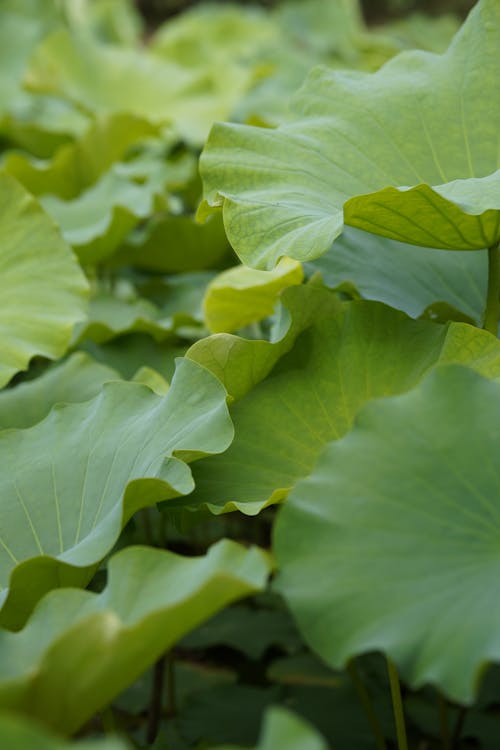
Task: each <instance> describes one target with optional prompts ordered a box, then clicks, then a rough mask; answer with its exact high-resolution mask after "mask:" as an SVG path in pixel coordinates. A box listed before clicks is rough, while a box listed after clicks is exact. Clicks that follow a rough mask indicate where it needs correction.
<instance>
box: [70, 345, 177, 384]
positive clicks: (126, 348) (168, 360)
mask: <svg viewBox="0 0 500 750" xmlns="http://www.w3.org/2000/svg"><path fill="white" fill-rule="evenodd" d="M80 348H81V349H83V350H84V351H86V352H88V353H89V354H90V355H91V356H92V357H93V358H94V359H96V360H97V361H98V362H101V363H102V364H104V365H106V366H107V367H111V368H113V369H114V370H117V372H119V373H120V375H121V377H123V378H126V379H129V378H133V377H134V375H135V374H136V373H137V371H138V370H139V369H140V368H141V367H150V368H152V369H153V370H157V372H159V373H160V375H162V376H163V377H164V378H166V380H169V381H170V380H171V379H172V376H173V374H174V370H175V359H176V357H183V356H184V355H185V353H186V350H187V348H188V344H187V343H185V344H184V345H183V344H182V342H176V343H174V344H173V343H172V342H171V341H159V342H158V341H155V340H154V339H152V338H151V336H148V335H147V334H144V333H130V334H126V335H124V336H118V337H117V338H116V339H112V340H111V341H108V342H107V343H105V344H96V343H94V342H93V341H90V340H87V341H84V342H83V343H82V344H81V345H80Z"/></svg>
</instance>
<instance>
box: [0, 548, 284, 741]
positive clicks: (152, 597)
mask: <svg viewBox="0 0 500 750" xmlns="http://www.w3.org/2000/svg"><path fill="white" fill-rule="evenodd" d="M268 572H269V563H268V560H267V556H266V555H265V553H264V552H262V551H261V550H259V549H257V548H255V547H254V548H251V549H245V548H244V547H242V546H240V545H238V544H235V543H234V542H231V541H228V540H223V541H221V542H219V543H218V544H216V545H215V546H214V547H212V548H211V549H210V550H209V552H208V553H207V554H206V555H205V556H204V557H198V558H193V557H191V558H190V557H185V558H183V557H181V556H179V555H175V554H173V553H172V552H165V551H163V550H158V549H153V548H150V547H129V548H128V549H125V550H123V551H122V552H119V553H118V554H117V555H115V556H114V557H113V558H112V559H111V560H110V562H109V565H108V584H107V586H106V588H105V589H104V591H103V592H102V593H101V594H94V593H90V592H88V591H79V590H65V591H54V592H52V593H51V594H49V595H48V596H47V597H46V598H45V599H44V600H43V601H42V602H41V603H40V605H39V606H38V607H37V609H36V611H35V612H34V613H33V616H32V617H31V619H30V620H29V622H28V624H27V625H26V627H25V628H24V630H22V631H20V632H19V633H9V632H7V631H3V632H0V661H1V663H2V664H3V665H4V667H3V669H2V674H1V676H0V706H1V707H2V708H4V709H7V710H10V711H15V712H19V713H22V714H25V715H28V716H31V717H33V718H36V719H38V720H39V721H41V722H43V723H44V724H45V725H46V726H48V727H51V728H53V729H57V730H58V731H60V732H64V733H68V734H69V733H72V732H75V731H76V730H77V729H79V727H81V726H82V725H83V724H84V723H85V722H86V721H87V720H88V719H90V718H91V716H92V715H93V714H94V713H95V712H96V711H97V710H99V709H101V708H103V707H105V706H106V705H107V704H108V703H109V702H110V701H111V700H112V699H113V698H114V697H115V695H117V694H118V693H119V692H120V691H121V690H122V689H123V688H125V687H126V686H127V685H129V684H130V683H132V682H133V681H134V680H135V679H136V677H138V676H139V675H140V674H141V672H143V671H144V670H145V669H146V668H147V667H148V666H150V665H151V664H152V663H153V662H154V661H155V660H156V659H158V657H160V656H161V655H162V654H164V653H165V651H167V649H169V648H170V647H171V646H172V645H174V644H175V643H176V642H177V641H178V640H179V639H180V638H181V637H182V636H183V635H185V634H186V633H188V632H189V631H190V630H191V629H193V628H194V627H196V626H197V625H198V624H199V623H201V622H203V621H204V620H205V619H207V618H208V617H210V616H211V615H213V614H214V613H215V612H217V611H218V610H219V609H222V608H223V607H224V606H226V605H227V604H229V603H230V602H231V601H234V600H235V599H238V598H240V597H242V596H245V595H247V594H250V593H253V592H255V591H257V590H260V589H262V588H263V587H264V585H265V583H266V578H267V575H268Z"/></svg>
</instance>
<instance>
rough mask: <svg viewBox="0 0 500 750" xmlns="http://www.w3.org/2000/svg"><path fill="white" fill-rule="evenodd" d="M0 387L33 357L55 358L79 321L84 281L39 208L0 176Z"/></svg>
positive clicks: (7, 178) (83, 304)
mask: <svg viewBox="0 0 500 750" xmlns="http://www.w3.org/2000/svg"><path fill="white" fill-rule="evenodd" d="M0 278H1V289H0V339H1V341H2V346H1V351H0V387H1V386H2V385H5V383H7V382H8V381H9V380H10V379H11V377H12V376H13V375H14V374H15V373H16V372H18V371H19V370H25V369H26V367H27V365H28V363H29V361H30V359H31V358H32V357H33V356H35V355H37V354H38V355H41V356H43V357H48V358H49V359H55V358H57V357H60V356H61V355H62V354H64V352H65V350H66V348H67V347H68V344H69V341H70V337H71V332H72V329H73V326H74V325H75V323H76V322H77V321H79V320H82V319H83V318H84V317H85V309H86V296H87V291H88V286H87V282H86V280H85V277H84V275H83V273H82V271H81V269H80V267H79V266H78V264H77V262H76V260H75V258H74V256H73V254H72V253H71V250H70V248H69V247H68V246H67V245H66V243H65V242H64V241H63V240H62V238H61V236H60V234H59V233H58V231H57V230H56V227H55V226H54V224H53V222H52V221H51V220H50V219H49V218H48V217H47V215H46V214H45V213H44V212H43V211H42V209H41V208H40V206H39V204H38V203H37V202H36V201H35V200H34V199H33V198H32V197H31V195H30V194H29V193H28V192H27V191H26V190H25V189H24V188H22V187H21V186H20V185H19V183H18V182H16V180H14V179H13V178H12V177H10V176H9V175H6V174H0Z"/></svg>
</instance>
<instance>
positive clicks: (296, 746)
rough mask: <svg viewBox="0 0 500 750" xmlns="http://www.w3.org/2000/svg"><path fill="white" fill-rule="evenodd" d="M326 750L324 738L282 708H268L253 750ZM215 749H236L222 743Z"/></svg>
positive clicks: (303, 721) (302, 720)
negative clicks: (283, 749) (278, 749)
mask: <svg viewBox="0 0 500 750" xmlns="http://www.w3.org/2000/svg"><path fill="white" fill-rule="evenodd" d="M277 748H286V749H287V750H327V745H326V742H325V740H324V739H323V738H322V737H321V735H320V734H318V732H317V731H316V730H315V729H313V727H312V726H311V725H310V724H309V723H308V722H306V721H305V720H304V719H301V718H299V717H298V716H294V714H292V713H290V712H289V711H286V710H285V709H283V708H277V707H274V708H270V709H268V711H267V713H266V716H265V719H264V725H263V727H262V733H261V736H260V739H259V742H258V744H257V745H256V746H255V750H277ZM217 750H238V749H237V748H236V747H235V746H234V745H233V746H229V745H224V747H222V746H221V747H219V748H217Z"/></svg>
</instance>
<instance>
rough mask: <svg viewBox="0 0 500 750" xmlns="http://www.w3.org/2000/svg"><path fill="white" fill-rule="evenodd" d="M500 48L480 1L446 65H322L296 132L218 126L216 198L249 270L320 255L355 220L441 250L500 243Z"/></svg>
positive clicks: (413, 58)
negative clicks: (358, 68)
mask: <svg viewBox="0 0 500 750" xmlns="http://www.w3.org/2000/svg"><path fill="white" fill-rule="evenodd" d="M499 44H500V9H499V6H498V2H497V0H480V1H479V2H478V3H477V5H476V7H475V8H474V10H473V11H472V12H471V14H470V16H469V18H468V20H467V21H466V23H465V24H464V25H463V27H462V28H461V30H460V31H459V32H458V34H457V35H456V37H455V38H454V40H453V42H452V44H451V45H450V47H449V49H448V51H447V52H446V53H445V54H444V55H442V56H437V55H433V54H430V53H425V52H416V51H415V52H406V53H402V54H401V55H399V56H398V57H396V58H394V60H391V61H390V62H389V63H387V64H386V65H385V66H384V67H383V68H381V69H380V70H379V71H378V72H377V73H374V74H361V73H357V72H344V71H343V72H339V71H332V70H329V69H326V68H316V69H315V70H313V71H312V73H311V75H310V77H309V79H308V80H307V82H306V84H305V85H304V87H303V88H302V89H301V91H300V92H299V93H298V95H297V97H296V99H295V113H296V117H295V120H294V121H293V122H291V123H290V124H286V125H283V126H281V127H279V128H277V129H276V130H269V129H263V128H251V127H248V126H240V125H231V124H218V125H215V126H214V128H213V129H212V132H211V134H210V137H209V140H208V144H207V147H206V149H205V152H204V155H203V156H202V160H201V174H202V177H203V179H204V184H205V198H206V200H207V201H208V203H209V204H211V205H220V204H223V211H224V222H225V226H226V231H227V233H228V237H229V241H230V242H231V244H232V246H233V247H234V248H235V250H236V251H237V253H238V254H239V255H240V257H241V259H242V260H243V262H245V263H246V264H248V265H252V266H255V267H259V268H272V267H273V266H274V265H275V264H276V262H277V261H278V260H279V258H280V257H282V256H283V255H286V256H289V257H292V258H296V259H297V260H311V259H313V258H316V257H319V256H320V255H322V254H323V253H324V252H326V251H327V250H328V249H329V248H330V246H331V244H332V242H333V240H334V239H335V238H336V237H338V236H339V234H340V233H341V232H342V228H343V224H344V221H345V222H346V223H353V224H355V225H356V226H358V227H360V226H363V227H364V228H369V229H370V231H372V232H376V233H378V234H382V235H386V236H391V237H396V238H397V239H399V240H401V241H405V242H412V243H415V242H416V243H417V244H424V245H425V246H432V247H445V248H450V247H451V248H454V249H475V248H484V247H485V246H486V245H491V244H493V243H494V242H495V241H497V240H498V239H500V221H498V220H497V217H498V215H499V214H498V209H499V202H498V197H497V193H498V180H499V173H498V172H495V170H497V169H498V153H497V152H498V138H497V129H496V126H495V115H494V110H492V106H493V107H494V106H496V104H495V105H492V102H495V103H496V102H499V101H500V97H499V89H498V85H499V84H498V81H499V80H500V59H499V57H498V55H497V50H498V46H499ZM450 123H454V125H455V126H454V127H453V128H450ZM409 133H411V138H410V137H409V136H408V134H409ZM356 196H358V197H356ZM359 196H361V197H359ZM349 199H352V201H349ZM346 202H347V206H346V209H345V217H344V204H346ZM379 214H380V215H379Z"/></svg>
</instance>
